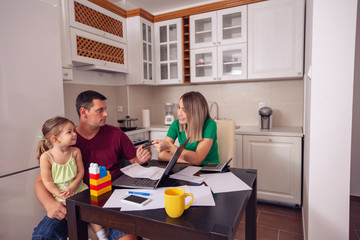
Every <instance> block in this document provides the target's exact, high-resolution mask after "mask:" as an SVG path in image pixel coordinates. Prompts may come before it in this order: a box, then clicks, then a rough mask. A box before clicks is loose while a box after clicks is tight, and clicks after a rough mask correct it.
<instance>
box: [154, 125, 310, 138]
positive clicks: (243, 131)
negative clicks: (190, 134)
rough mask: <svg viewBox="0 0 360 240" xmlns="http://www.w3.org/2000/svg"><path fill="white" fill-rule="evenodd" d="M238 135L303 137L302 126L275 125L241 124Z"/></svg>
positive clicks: (160, 127)
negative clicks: (269, 126) (268, 126)
mask: <svg viewBox="0 0 360 240" xmlns="http://www.w3.org/2000/svg"><path fill="white" fill-rule="evenodd" d="M168 129H169V126H165V125H163V124H152V125H151V126H150V131H156V132H167V130H168ZM235 134H236V135H262V136H264V135H266V136H284V137H302V136H303V130H302V127H273V128H271V129H260V128H259V126H240V127H239V128H237V129H235Z"/></svg>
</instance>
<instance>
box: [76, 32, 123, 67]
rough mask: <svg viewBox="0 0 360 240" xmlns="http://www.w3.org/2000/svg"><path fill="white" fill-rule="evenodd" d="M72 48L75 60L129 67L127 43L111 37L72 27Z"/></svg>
mask: <svg viewBox="0 0 360 240" xmlns="http://www.w3.org/2000/svg"><path fill="white" fill-rule="evenodd" d="M70 31H71V44H72V46H71V49H72V58H73V61H75V62H77V63H78V64H77V65H81V64H83V63H88V64H96V65H102V66H108V67H109V68H116V69H119V68H121V69H124V70H126V69H127V49H126V45H125V44H123V43H120V42H116V41H113V40H110V39H105V38H102V37H99V36H97V35H94V34H91V33H88V32H84V31H81V30H78V29H74V28H71V30H70Z"/></svg>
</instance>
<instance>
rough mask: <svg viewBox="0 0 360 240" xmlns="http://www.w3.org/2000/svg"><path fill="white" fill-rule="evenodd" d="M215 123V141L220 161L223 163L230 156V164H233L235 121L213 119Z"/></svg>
mask: <svg viewBox="0 0 360 240" xmlns="http://www.w3.org/2000/svg"><path fill="white" fill-rule="evenodd" d="M215 122H216V125H217V143H218V151H219V158H220V162H221V163H225V162H226V161H227V160H229V159H230V158H233V160H232V161H231V162H230V166H234V164H235V159H234V155H235V121H233V120H215Z"/></svg>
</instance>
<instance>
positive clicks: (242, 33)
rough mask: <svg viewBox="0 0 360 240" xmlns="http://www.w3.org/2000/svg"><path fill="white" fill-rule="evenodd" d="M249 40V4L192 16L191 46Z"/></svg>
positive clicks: (197, 46)
mask: <svg viewBox="0 0 360 240" xmlns="http://www.w3.org/2000/svg"><path fill="white" fill-rule="evenodd" d="M244 42H247V6H240V7H233V8H227V9H224V10H219V11H213V12H207V13H201V14H196V15H191V16H190V48H191V49H195V48H203V47H214V46H217V45H224V44H234V43H244Z"/></svg>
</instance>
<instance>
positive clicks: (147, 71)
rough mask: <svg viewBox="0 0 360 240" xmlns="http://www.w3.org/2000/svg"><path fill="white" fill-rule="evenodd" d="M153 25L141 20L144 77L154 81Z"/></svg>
mask: <svg viewBox="0 0 360 240" xmlns="http://www.w3.org/2000/svg"><path fill="white" fill-rule="evenodd" d="M152 28H153V27H152V25H150V24H148V23H146V22H145V21H142V22H141V31H142V60H143V63H142V64H143V79H144V80H148V81H153V62H154V57H153V55H154V54H153V39H152V38H153V37H152V34H153V29H152Z"/></svg>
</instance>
